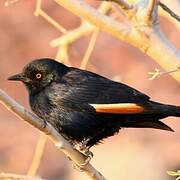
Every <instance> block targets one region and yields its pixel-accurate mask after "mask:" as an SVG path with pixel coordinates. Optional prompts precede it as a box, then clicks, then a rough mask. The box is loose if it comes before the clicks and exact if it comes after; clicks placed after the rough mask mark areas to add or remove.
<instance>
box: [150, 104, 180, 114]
mask: <svg viewBox="0 0 180 180" xmlns="http://www.w3.org/2000/svg"><path fill="white" fill-rule="evenodd" d="M148 106H149V107H147V108H148V109H149V110H150V111H152V112H153V113H157V114H162V115H163V114H164V115H167V116H175V117H180V106H174V105H168V104H161V103H158V102H154V101H150V102H149V104H148Z"/></svg>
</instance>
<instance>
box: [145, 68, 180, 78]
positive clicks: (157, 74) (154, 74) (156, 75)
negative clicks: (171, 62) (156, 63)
mask: <svg viewBox="0 0 180 180" xmlns="http://www.w3.org/2000/svg"><path fill="white" fill-rule="evenodd" d="M177 71H180V66H177V67H176V69H174V70H171V71H165V72H163V71H160V70H159V69H157V68H155V70H154V71H152V72H149V73H148V74H149V75H151V77H150V78H149V80H154V79H156V78H159V77H161V76H162V75H166V74H171V73H174V72H177Z"/></svg>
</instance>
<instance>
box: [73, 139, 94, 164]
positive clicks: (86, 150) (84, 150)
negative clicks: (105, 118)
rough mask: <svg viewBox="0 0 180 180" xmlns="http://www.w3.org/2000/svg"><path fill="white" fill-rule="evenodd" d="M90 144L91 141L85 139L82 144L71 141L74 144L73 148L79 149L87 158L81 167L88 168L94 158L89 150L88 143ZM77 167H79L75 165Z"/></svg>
mask: <svg viewBox="0 0 180 180" xmlns="http://www.w3.org/2000/svg"><path fill="white" fill-rule="evenodd" d="M88 142H89V139H85V140H83V141H81V142H76V141H70V143H71V144H72V146H73V147H74V148H75V149H77V150H78V151H80V152H81V153H82V154H84V155H85V156H86V160H85V162H84V163H83V164H81V166H82V167H83V166H86V165H87V164H88V163H89V162H90V160H91V159H92V158H93V153H92V152H91V151H90V150H89V149H90V147H89V146H87V143H88ZM75 166H77V165H75Z"/></svg>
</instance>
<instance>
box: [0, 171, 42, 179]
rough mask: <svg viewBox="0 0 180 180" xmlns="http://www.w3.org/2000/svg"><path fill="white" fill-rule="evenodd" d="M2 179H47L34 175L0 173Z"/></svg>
mask: <svg viewBox="0 0 180 180" xmlns="http://www.w3.org/2000/svg"><path fill="white" fill-rule="evenodd" d="M0 179H1V180H7V179H12V180H13V179H14V180H45V179H42V178H40V177H34V176H33V177H32V176H26V175H19V174H12V173H0Z"/></svg>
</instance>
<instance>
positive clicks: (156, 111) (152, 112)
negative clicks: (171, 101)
mask: <svg viewBox="0 0 180 180" xmlns="http://www.w3.org/2000/svg"><path fill="white" fill-rule="evenodd" d="M142 106H143V107H144V109H145V111H144V114H136V115H134V116H133V117H134V119H133V120H132V121H126V122H125V123H124V127H134V128H154V129H162V130H167V131H174V130H173V129H172V128H171V127H169V126H168V125H166V124H165V123H163V122H161V121H159V120H160V119H163V118H166V117H168V116H175V117H180V106H173V105H167V104H161V103H158V102H154V101H149V102H148V104H145V105H142Z"/></svg>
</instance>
